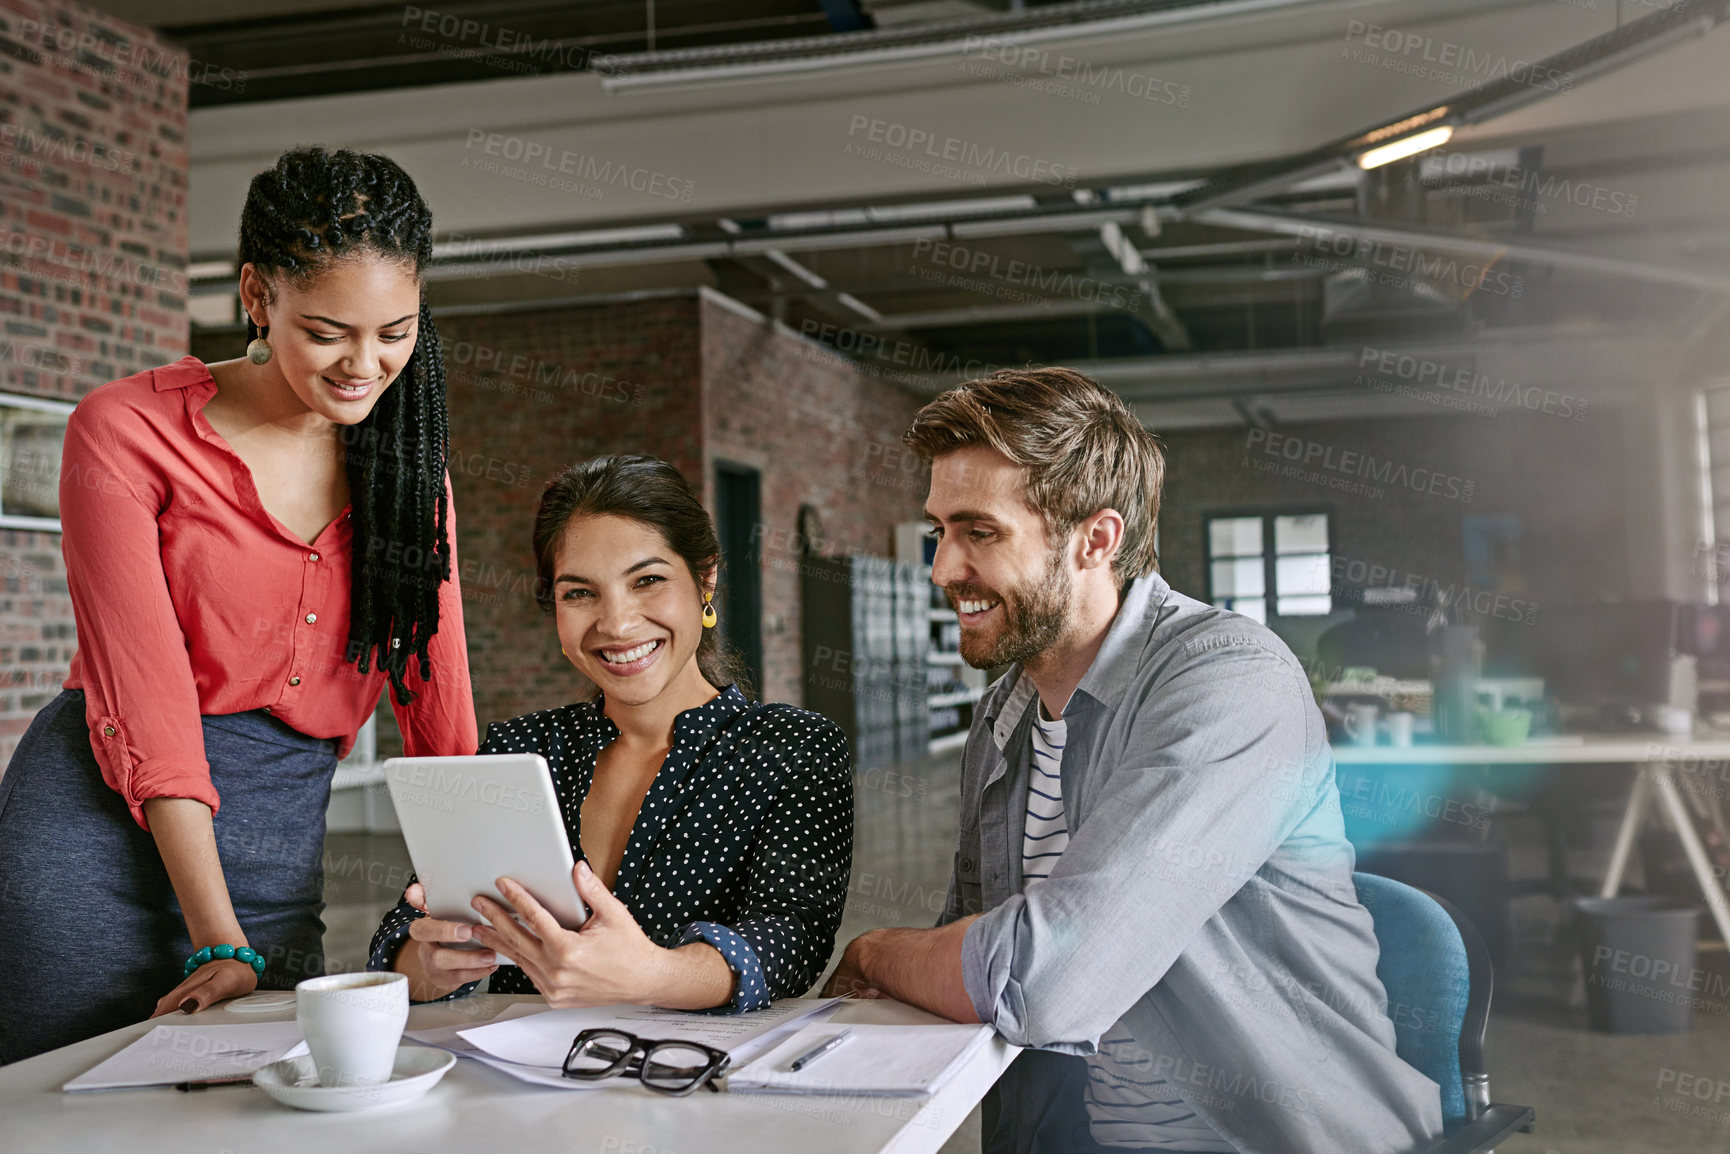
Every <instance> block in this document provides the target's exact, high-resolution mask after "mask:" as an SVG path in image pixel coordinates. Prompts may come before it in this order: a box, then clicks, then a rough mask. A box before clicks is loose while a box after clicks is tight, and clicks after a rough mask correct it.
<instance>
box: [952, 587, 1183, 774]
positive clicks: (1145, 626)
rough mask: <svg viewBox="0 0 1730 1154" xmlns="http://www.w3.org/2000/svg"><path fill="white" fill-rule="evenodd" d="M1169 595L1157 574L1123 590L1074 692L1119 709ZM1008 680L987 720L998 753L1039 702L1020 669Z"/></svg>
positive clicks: (1011, 672)
mask: <svg viewBox="0 0 1730 1154" xmlns="http://www.w3.org/2000/svg"><path fill="white" fill-rule="evenodd" d="M1170 592H1171V586H1169V585H1167V584H1166V583H1165V579H1164V578H1163V577H1161V576H1160V575H1159V574H1158V573H1149V574H1147V575H1146V576H1143V577H1137V578H1136V579H1135V580H1133V581H1131V582H1130V583H1129V585H1128V586H1126V587H1125V588H1124V591H1123V596H1122V599H1121V601H1120V602H1119V603H1118V606H1117V613H1116V615H1115V616H1114V617H1112V619H1111V625H1110V627H1109V628H1108V629H1107V630H1106V631H1105V640H1103V641H1102V642H1100V645H1099V652H1098V653H1096V654H1094V655H1093V663H1092V664H1091V665H1089V666H1088V667H1087V672H1086V673H1084V674H1082V677H1081V681H1080V683H1079V684H1077V685H1076V687H1075V691H1076V692H1077V693H1085V694H1087V696H1088V697H1090V698H1092V699H1093V700H1094V701H1097V702H1099V703H1100V704H1101V705H1103V706H1105V707H1106V708H1107V709H1114V708H1116V707H1117V705H1118V703H1119V702H1121V701H1122V700H1123V696H1124V694H1125V693H1127V692H1129V687H1130V685H1131V684H1132V683H1133V682H1134V680H1135V675H1136V673H1137V672H1138V671H1139V670H1140V668H1141V664H1142V662H1143V660H1144V659H1145V657H1146V653H1147V647H1148V642H1149V640H1150V639H1151V638H1152V636H1153V624H1154V621H1155V620H1156V619H1157V618H1158V616H1159V610H1160V608H1161V606H1163V605H1164V604H1165V599H1166V596H1167V594H1169V593H1170ZM1005 677H1009V678H1013V679H1014V680H1013V681H1012V682H1011V683H1010V687H1009V692H1008V693H1007V694H1005V695H1004V697H1003V698H1002V702H1001V704H1000V705H998V707H997V709H996V711H995V712H992V713H988V714H987V715H986V720H987V722H989V723H990V725H991V729H992V738H993V740H995V741H996V743H997V748H999V749H1002V748H1004V747H1005V746H1006V745H1007V744H1008V743H1009V738H1010V736H1011V735H1012V734H1013V733H1014V732H1015V728H1016V725H1017V724H1018V723H1019V722H1020V720H1021V716H1022V714H1024V713H1025V712H1027V707H1028V703H1029V702H1031V701H1032V700H1033V699H1034V698H1035V697H1037V696H1038V692H1037V691H1036V690H1035V689H1034V687H1033V681H1032V680H1031V679H1030V678H1027V677H1023V676H1022V669H1021V665H1020V664H1019V663H1017V664H1015V665H1013V666H1011V667H1010V670H1009V672H1008V673H1007V674H1005ZM1065 712H1066V713H1067V710H1066V711H1065Z"/></svg>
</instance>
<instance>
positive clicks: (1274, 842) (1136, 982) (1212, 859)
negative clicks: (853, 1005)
mask: <svg viewBox="0 0 1730 1154" xmlns="http://www.w3.org/2000/svg"><path fill="white" fill-rule="evenodd" d="M1037 697H1038V695H1037V693H1036V691H1035V690H1034V687H1033V683H1032V681H1031V680H1029V679H1027V678H1025V677H1023V676H1022V675H1021V668H1020V666H1014V667H1012V668H1011V669H1010V671H1009V672H1008V673H1007V674H1006V675H1005V676H1004V677H1002V678H1001V679H999V681H998V683H997V684H996V685H994V686H992V688H991V690H990V691H989V692H988V693H987V694H986V695H985V697H984V698H983V699H982V700H981V702H980V704H979V707H978V709H977V710H976V711H975V720H974V723H973V730H972V732H971V733H970V734H969V735H968V739H967V747H966V751H965V753H964V754H963V759H962V782H961V835H960V846H959V848H958V849H957V851H956V855H955V870H954V874H953V876H952V878H951V880H950V886H949V896H948V904H947V907H946V909H945V911H944V915H943V919H942V921H943V922H950V921H954V920H955V919H957V918H960V917H962V916H964V915H966V914H970V913H981V912H983V914H984V916H982V917H981V918H979V920H978V921H976V922H974V923H973V925H972V926H970V927H969V928H968V931H967V935H966V938H965V941H964V944H963V946H962V965H963V971H964V978H965V981H966V985H967V992H968V994H969V996H970V997H971V998H972V1000H973V1006H974V1009H975V1011H976V1012H977V1013H978V1014H979V1018H980V1020H981V1021H984V1022H989V1023H991V1024H992V1025H993V1026H995V1027H996V1029H997V1031H998V1033H999V1034H1001V1035H1002V1036H1003V1037H1004V1038H1005V1039H1006V1040H1008V1041H1010V1042H1012V1043H1015V1044H1016V1045H1021V1046H1034V1047H1040V1048H1044V1049H1051V1050H1059V1051H1064V1052H1067V1053H1072V1054H1089V1053H1092V1052H1094V1050H1095V1046H1096V1044H1097V1043H1098V1041H1099V1038H1100V1037H1101V1035H1103V1034H1104V1033H1105V1032H1106V1031H1107V1030H1109V1029H1110V1028H1111V1027H1112V1025H1113V1024H1114V1023H1116V1022H1117V1021H1119V1020H1120V1019H1121V1020H1122V1021H1123V1023H1124V1025H1125V1027H1126V1028H1127V1029H1128V1030H1129V1032H1130V1033H1131V1034H1132V1035H1133V1036H1134V1037H1135V1039H1136V1042H1137V1043H1138V1045H1139V1047H1140V1048H1141V1049H1142V1050H1143V1051H1145V1053H1143V1054H1140V1055H1137V1056H1138V1057H1141V1058H1142V1059H1143V1061H1144V1065H1143V1069H1144V1070H1145V1072H1146V1074H1147V1076H1148V1077H1149V1078H1161V1079H1164V1080H1165V1081H1167V1082H1168V1083H1170V1084H1171V1086H1172V1087H1173V1088H1174V1089H1175V1090H1176V1091H1177V1092H1178V1093H1180V1094H1181V1095H1183V1098H1184V1101H1185V1102H1186V1103H1187V1104H1188V1105H1189V1106H1190V1107H1191V1108H1192V1109H1193V1110H1194V1111H1195V1112H1196V1114H1197V1115H1198V1116H1199V1117H1200V1118H1201V1119H1202V1120H1203V1121H1205V1122H1206V1123H1207V1124H1208V1125H1209V1126H1211V1127H1213V1129H1214V1130H1215V1131H1216V1132H1217V1133H1218V1134H1220V1135H1221V1136H1223V1137H1224V1138H1226V1139H1227V1140H1228V1141H1230V1142H1232V1143H1233V1144H1234V1145H1236V1146H1237V1147H1238V1148H1239V1149H1241V1150H1244V1151H1247V1152H1251V1154H1309V1152H1315V1154H1322V1152H1327V1154H1335V1152H1338V1151H1348V1150H1349V1151H1351V1152H1352V1154H1382V1152H1389V1154H1392V1152H1396V1151H1407V1150H1412V1149H1416V1148H1421V1147H1422V1146H1424V1145H1427V1144H1428V1140H1433V1139H1434V1138H1437V1137H1439V1136H1440V1135H1441V1132H1442V1120H1441V1097H1440V1092H1439V1090H1438V1088H1437V1086H1436V1084H1435V1083H1434V1082H1432V1081H1430V1080H1429V1079H1428V1078H1427V1077H1425V1076H1424V1075H1423V1074H1421V1073H1419V1072H1418V1071H1417V1070H1416V1069H1414V1068H1412V1067H1411V1066H1409V1065H1407V1064H1406V1063H1405V1062H1404V1061H1402V1060H1401V1059H1400V1058H1399V1057H1398V1056H1397V1055H1396V1054H1395V1052H1394V1027H1393V1023H1392V1022H1391V1021H1390V1020H1389V1018H1388V1016H1387V1011H1386V1003H1387V996H1386V994H1385V992H1384V991H1383V988H1382V984H1381V981H1380V980H1379V979H1378V978H1377V977H1376V960H1377V957H1378V951H1377V946H1376V939H1375V934H1374V930H1373V926H1372V923H1371V921H1370V915H1369V913H1368V911H1366V910H1365V909H1364V908H1363V907H1362V906H1361V905H1359V904H1358V901H1357V895H1356V891H1355V889H1354V888H1353V886H1352V880H1351V874H1352V866H1353V863H1354V854H1353V851H1352V847H1351V844H1350V843H1349V842H1347V841H1346V838H1345V830H1344V826H1343V823H1342V820H1341V817H1340V803H1339V791H1338V789H1337V787H1336V786H1335V784H1334V772H1333V755H1332V752H1331V751H1330V750H1329V748H1328V744H1327V736H1326V731H1325V729H1324V727H1323V724H1322V719H1321V714H1320V712H1319V711H1318V710H1317V709H1316V706H1315V701H1314V699H1313V697H1312V696H1311V693H1310V687H1309V681H1308V678H1307V677H1306V676H1305V674H1304V671H1303V668H1302V667H1301V666H1300V665H1299V664H1298V661H1297V659H1296V658H1295V657H1293V656H1292V653H1291V651H1290V650H1289V649H1288V648H1287V647H1286V646H1285V644H1284V643H1283V642H1281V641H1280V640H1279V638H1278V637H1276V636H1275V635H1274V634H1273V633H1272V632H1271V631H1270V630H1268V629H1267V628H1266V627H1265V626H1262V625H1260V624H1258V623H1257V622H1255V621H1252V620H1251V619H1249V618H1247V617H1243V616H1240V615H1238V614H1235V613H1228V612H1226V611H1224V610H1220V609H1215V608H1213V607H1212V606H1209V605H1204V604H1202V603H1201V602H1199V601H1195V600H1193V599H1192V598H1189V597H1185V596H1183V595H1182V594H1181V593H1177V592H1174V591H1173V590H1172V589H1171V587H1170V586H1168V585H1167V584H1166V583H1165V581H1164V580H1163V579H1162V578H1160V577H1159V576H1157V575H1150V576H1146V577H1141V578H1138V579H1137V580H1135V581H1133V582H1132V583H1131V584H1130V585H1129V587H1128V588H1127V589H1126V590H1125V591H1124V595H1123V602H1122V604H1121V605H1120V606H1119V608H1118V612H1117V615H1116V617H1115V619H1114V620H1113V621H1112V624H1111V627H1110V630H1109V631H1108V632H1107V634H1106V637H1105V641H1104V643H1103V644H1102V645H1101V646H1100V649H1099V653H1098V655H1097V656H1096V657H1095V658H1094V660H1093V664H1092V665H1091V666H1090V667H1089V668H1088V670H1087V673H1086V675H1085V676H1084V677H1083V678H1082V680H1081V683H1080V685H1079V686H1078V687H1077V688H1076V691H1075V694H1074V696H1073V697H1072V698H1071V699H1070V701H1069V703H1068V705H1067V706H1066V707H1065V709H1064V714H1063V716H1064V720H1065V721H1066V722H1067V724H1068V730H1069V739H1068V743H1067V744H1066V746H1065V747H1064V751H1063V766H1062V775H1063V808H1064V813H1065V814H1066V815H1067V817H1068V822H1069V831H1070V837H1069V847H1068V849H1067V850H1065V851H1064V854H1063V857H1062V858H1061V859H1059V861H1058V864H1057V867H1056V868H1055V869H1054V870H1053V871H1052V874H1051V876H1050V877H1049V878H1047V879H1045V880H1044V881H1042V882H1041V883H1039V884H1038V885H1037V886H1034V887H1033V888H1032V889H1031V890H1024V889H1023V887H1022V884H1021V836H1022V826H1023V822H1024V815H1025V805H1026V798H1027V783H1028V774H1029V772H1030V768H1029V764H1028V763H1029V761H1030V756H1029V752H1028V751H1029V747H1030V742H1029V739H1028V729H1029V727H1030V726H1031V725H1032V723H1033V716H1034V713H1033V711H1034V709H1036V708H1037Z"/></svg>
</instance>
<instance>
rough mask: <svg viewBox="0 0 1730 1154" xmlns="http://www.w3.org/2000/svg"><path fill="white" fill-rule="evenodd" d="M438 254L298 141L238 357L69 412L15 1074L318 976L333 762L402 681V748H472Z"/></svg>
mask: <svg viewBox="0 0 1730 1154" xmlns="http://www.w3.org/2000/svg"><path fill="white" fill-rule="evenodd" d="M431 255H432V219H431V215H430V214H429V213H428V211H427V208H426V205H425V203H424V202H423V201H422V200H421V197H420V194H419V193H418V192H417V191H416V189H415V186H414V183H413V181H411V180H410V179H409V177H408V175H407V174H406V173H404V172H403V170H402V169H401V168H399V167H398V166H397V165H396V164H395V163H393V162H392V161H390V160H388V159H386V158H384V157H382V156H373V155H363V154H358V153H354V152H350V151H347V150H336V151H326V150H325V149H322V148H297V149H294V150H291V151H289V152H287V153H284V154H283V155H282V157H281V158H280V159H278V161H277V163H276V165H275V166H274V167H273V168H271V169H269V170H267V171H265V172H262V173H259V174H258V175H257V176H256V177H254V179H253V181H252V185H251V188H250V189H249V191H248V194H247V198H246V204H245V207H244V208H243V209H242V212H241V222H240V245H239V262H238V263H239V270H240V273H239V277H240V299H241V304H242V306H243V307H244V308H245V310H246V313H247V318H248V327H249V330H250V333H251V336H252V338H253V340H252V343H251V344H250V345H249V346H248V350H247V356H246V357H243V358H237V359H235V360H230V361H222V362H218V363H215V364H210V365H205V364H204V363H202V362H200V361H198V360H197V359H195V358H193V357H190V356H189V357H185V358H182V359H181V360H179V361H177V362H175V363H174V364H172V365H167V366H165V367H162V368H158V369H152V370H148V371H145V372H141V373H137V374H134V375H133V376H130V377H127V378H125V379H123V380H119V381H114V382H112V383H110V384H107V385H104V386H102V387H101V388H98V389H96V390H94V391H93V392H91V393H90V394H89V395H88V396H87V397H85V398H84V399H83V401H81V402H80V403H79V405H78V407H77V409H76V410H75V411H74V412H73V414H72V416H71V417H70V419H69V420H68V423H67V430H66V444H65V450H64V455H63V459H62V466H61V479H60V508H61V521H62V526H63V538H62V548H63V550H64V552H65V557H66V574H67V585H68V589H69V592H70V594H71V598H72V606H73V610H74V616H75V619H76V622H77V632H78V651H77V654H76V656H75V657H74V658H73V662H72V672H71V675H70V677H68V678H67V681H66V686H65V689H64V691H63V692H62V693H61V694H60V695H59V696H58V697H56V698H55V699H54V700H53V701H51V702H50V703H49V704H48V705H47V706H45V707H44V708H43V709H42V710H41V712H39V713H38V714H37V715H36V717H35V719H34V720H33V721H32V723H31V725H30V729H29V731H28V732H27V733H26V734H25V736H24V738H23V740H22V742H21V743H20V745H19V746H18V749H17V752H16V753H15V754H14V756H13V759H12V762H11V765H10V767H9V768H8V769H7V771H6V774H5V776H4V777H0V926H4V927H5V929H6V931H7V932H6V934H5V936H4V938H0V959H3V962H0V965H3V970H4V973H5V974H6V980H5V981H4V982H0V1062H10V1061H16V1060H18V1059H21V1058H25V1057H28V1056H30V1055H32V1054H36V1053H40V1052H41V1051H44V1050H47V1049H51V1048H53V1047H56V1046H61V1045H65V1044H67V1043H70V1042H74V1041H77V1040H79V1039H81V1038H85V1037H89V1036H91V1035H94V1034H98V1033H101V1032H103V1031H106V1030H109V1029H113V1028H114V1027H116V1026H120V1025H124V1024H127V1023H129V1022H134V1021H138V1020H139V1019H141V1018H145V1017H149V1016H155V1015H157V1014H165V1013H170V1012H172V1011H174V1010H177V1009H178V1010H184V1011H186V1012H188V1013H191V1012H194V1011H196V1010H200V1009H203V1008H205V1007H207V1006H209V1005H211V1004H212V1003H214V1002H217V1001H219V1000H222V999H224V998H232V997H235V996H237V995H242V994H247V993H250V992H251V991H252V990H253V989H254V988H255V987H256V986H264V987H267V988H290V987H292V986H293V985H294V984H295V983H296V982H298V981H300V980H302V979H304V978H306V977H309V976H313V975H315V974H317V973H320V972H322V970H323V969H324V968H325V967H324V959H323V951H322V948H321V938H322V934H323V929H324V926H323V923H322V921H321V920H320V918H319V914H320V912H321V911H322V910H323V908H324V903H323V900H322V891H323V870H322V867H321V860H322V853H323V847H324V811H325V806H326V802H327V800H328V798H329V792H330V783H331V776H332V773H333V771H334V769H335V765H336V761H337V759H338V758H339V757H341V756H343V755H344V754H346V753H347V752H348V749H349V748H350V747H351V746H352V745H353V744H354V740H355V735H356V732H357V731H358V730H359V728H360V727H361V726H362V725H364V724H365V722H366V720H367V718H368V717H369V716H370V715H371V714H372V712H373V710H374V709H375V708H376V707H377V704H378V700H379V697H380V695H381V693H382V692H383V690H384V687H385V685H386V683H387V682H388V684H389V686H390V690H391V700H392V705H393V707H394V708H395V710H396V714H397V719H398V721H399V723H400V725H401V728H402V731H403V737H404V745H405V747H406V752H407V753H409V754H411V755H438V754H443V755H449V754H468V753H473V752H474V751H475V746H476V733H475V719H474V703H473V698H472V695H471V692H470V687H469V672H468V655H467V651H466V649H465V647H464V644H463V621H462V602H461V598H460V595H459V593H458V589H457V583H456V572H457V566H456V548H455V543H456V526H455V522H454V518H453V517H452V514H451V498H450V482H449V479H448V477H447V475H446V472H445V461H446V454H447V447H448V443H447V439H448V431H447V427H446V417H445V398H444V367H443V363H442V359H441V355H440V349H439V339H438V334H437V332H436V331H435V330H434V328H433V322H432V317H431V315H430V314H429V313H428V310H427V307H426V304H425V302H424V300H423V299H422V283H421V274H422V270H423V269H424V268H425V266H426V263H427V261H428V260H429V259H430V258H431ZM362 961H363V959H358V958H357V959H354V964H353V965H352V966H345V967H342V968H356V969H358V968H360V963H361V962H362Z"/></svg>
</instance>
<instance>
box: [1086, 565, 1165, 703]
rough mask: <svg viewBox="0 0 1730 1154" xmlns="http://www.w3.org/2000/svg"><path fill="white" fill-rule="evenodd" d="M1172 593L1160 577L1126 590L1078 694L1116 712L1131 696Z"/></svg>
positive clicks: (1138, 581) (1135, 583)
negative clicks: (1157, 621)
mask: <svg viewBox="0 0 1730 1154" xmlns="http://www.w3.org/2000/svg"><path fill="white" fill-rule="evenodd" d="M1170 593H1171V586H1169V585H1167V584H1166V583H1165V578H1163V577H1161V576H1160V575H1159V574H1158V573H1149V574H1147V575H1146V576H1144V577H1137V578H1136V579H1135V580H1133V581H1131V582H1130V583H1129V584H1128V586H1126V587H1125V588H1124V590H1123V599H1122V602H1121V603H1120V604H1119V605H1118V607H1117V616H1115V617H1113V618H1112V619H1111V628H1110V629H1107V630H1106V632H1105V640H1104V641H1102V642H1101V643H1100V646H1099V652H1098V653H1096V654H1094V655H1093V664H1091V665H1089V666H1088V667H1087V672H1086V673H1084V674H1082V675H1081V682H1080V684H1078V685H1076V687H1075V691H1076V692H1077V693H1085V694H1087V695H1088V696H1089V697H1091V698H1093V700H1095V701H1097V702H1099V703H1100V704H1101V705H1103V706H1105V707H1106V708H1107V709H1115V708H1116V707H1117V705H1118V703H1119V702H1121V701H1122V700H1123V695H1124V694H1126V693H1128V692H1129V687H1130V685H1131V684H1133V683H1134V681H1135V675H1136V674H1137V673H1138V672H1140V670H1141V665H1142V662H1143V661H1144V660H1145V659H1146V656H1147V649H1148V643H1149V642H1150V641H1151V639H1152V637H1153V623H1154V622H1155V621H1156V620H1157V619H1158V618H1159V611H1160V609H1161V607H1163V606H1164V605H1165V599H1166V597H1167V595H1168V594H1170Z"/></svg>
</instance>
